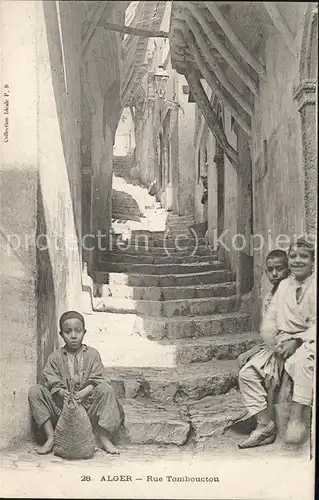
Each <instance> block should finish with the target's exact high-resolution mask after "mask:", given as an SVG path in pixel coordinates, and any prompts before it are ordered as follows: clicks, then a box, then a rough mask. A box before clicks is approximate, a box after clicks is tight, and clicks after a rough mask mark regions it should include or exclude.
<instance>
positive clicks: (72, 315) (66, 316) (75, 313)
mask: <svg viewBox="0 0 319 500" xmlns="http://www.w3.org/2000/svg"><path fill="white" fill-rule="evenodd" d="M68 319H78V320H80V321H81V322H82V324H83V328H85V322H84V318H83V316H82V314H80V313H79V312H78V311H66V312H65V313H63V314H62V316H61V318H60V321H59V326H60V330H62V326H63V323H64V322H65V321H67V320H68Z"/></svg>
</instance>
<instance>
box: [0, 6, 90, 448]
mask: <svg viewBox="0 0 319 500" xmlns="http://www.w3.org/2000/svg"><path fill="white" fill-rule="evenodd" d="M48 4H49V3H48V2H36V1H35V2H32V1H30V2H23V1H21V2H2V4H1V19H5V23H4V22H3V25H2V26H1V33H2V41H3V50H4V51H5V52H6V53H10V54H11V57H10V58H5V59H4V60H3V66H2V70H3V79H4V82H5V84H6V85H8V89H9V114H8V137H7V139H5V140H4V138H3V137H2V140H3V144H2V146H3V147H2V158H1V182H0V186H1V238H2V242H3V246H2V247H1V263H2V269H1V304H2V306H1V350H0V351H1V352H0V356H1V363H0V364H1V380H2V388H1V396H2V405H1V425H0V446H1V448H4V447H7V446H9V445H12V444H14V443H18V442H19V441H21V440H22V439H25V438H28V437H30V415H29V408H28V401H27V392H28V388H29V386H31V385H32V384H34V383H36V381H37V378H38V375H39V371H41V369H42V366H43V364H44V363H45V361H46V357H47V355H48V354H49V353H50V352H51V350H52V349H53V348H54V347H55V346H56V345H57V344H58V340H57V328H56V322H57V318H58V316H59V315H60V314H61V313H62V312H63V311H64V310H66V309H68V308H77V309H80V310H81V266H80V255H79V248H78V242H77V231H76V224H75V220H76V217H75V216H74V206H76V204H73V200H72V192H78V191H77V189H78V187H79V186H80V181H79V179H76V178H75V177H76V176H75V172H77V169H76V168H75V166H74V165H75V163H74V162H75V158H76V157H77V154H78V144H77V141H76V137H77V136H75V137H74V133H75V132H74V128H72V127H71V128H68V126H66V122H65V120H66V117H65V116H61V115H62V114H63V113H62V111H63V107H62V102H63V96H62V95H61V92H62V93H63V90H61V86H60V84H61V81H59V82H58V83H57V79H58V78H59V75H62V77H63V80H64V70H63V63H62V59H61V41H60V40H61V39H60V37H58V38H57V37H56V36H54V40H52V38H51V37H52V33H57V32H59V30H58V29H57V25H56V23H57V13H56V12H55V13H54V10H53V11H52V10H51V11H50V9H49V6H48ZM53 6H54V7H56V5H55V4H51V3H50V7H53ZM69 36H72V35H71V34H70V35H69ZM71 45H72V44H71ZM69 57H71V54H70V53H69ZM73 57H74V58H75V57H76V55H75V54H73ZM58 61H60V62H59V63H58ZM25 75H28V78H25ZM62 77H61V79H62ZM73 83H74V87H76V82H73ZM69 90H70V92H71V93H72V82H71V85H70V89H69ZM71 100H72V102H73V105H72V106H74V113H77V116H78V113H79V110H78V109H77V110H76V111H75V107H76V106H75V102H78V101H77V99H76V96H75V95H73V96H72V98H71ZM64 102H65V101H64ZM78 104H79V103H78ZM68 111H69V108H64V113H66V114H68ZM72 148H73V150H72V152H71V149H72ZM73 168H74V170H73ZM72 172H73V174H72ZM70 173H71V175H70ZM70 177H71V178H72V179H73V181H74V183H73V184H72V183H71V182H70V181H69V179H70ZM72 185H73V188H74V190H73V191H72ZM79 223H80V221H79ZM13 235H14V236H13ZM36 237H38V238H37V239H36ZM10 241H11V245H10Z"/></svg>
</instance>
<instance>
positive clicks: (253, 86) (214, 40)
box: [183, 2, 258, 96]
mask: <svg viewBox="0 0 319 500" xmlns="http://www.w3.org/2000/svg"><path fill="white" fill-rule="evenodd" d="M186 5H187V7H186ZM191 14H192V15H193V17H194V18H195V20H196V21H197V22H198V24H199V25H200V26H201V28H202V29H203V31H204V33H205V35H206V36H207V38H208V40H209V41H210V43H211V44H212V45H213V46H214V47H215V48H216V49H217V50H218V52H219V53H220V54H221V56H222V57H223V58H224V59H225V61H226V62H227V63H228V64H229V66H231V68H232V69H233V70H234V71H235V72H236V73H237V75H238V76H239V77H240V78H241V79H242V81H243V82H244V83H245V84H246V85H247V87H248V88H249V89H250V90H251V92H252V93H253V94H254V95H255V96H258V85H257V83H256V82H255V80H254V79H253V78H252V77H251V76H250V75H249V73H248V72H247V71H245V70H244V69H243V68H242V66H241V65H240V64H239V62H238V61H237V60H236V59H235V57H234V56H233V54H232V53H231V52H230V51H229V50H228V49H227V47H225V45H224V43H223V42H222V41H221V40H220V39H219V38H218V37H217V36H216V35H215V33H213V31H212V29H211V25H210V24H209V22H207V20H206V18H205V16H204V15H203V13H202V11H201V10H200V9H198V8H197V7H196V6H195V5H194V4H192V3H191V2H189V3H187V4H185V11H184V13H183V16H185V18H186V20H187V22H188V23H189V21H190V20H191V19H192V15H191Z"/></svg>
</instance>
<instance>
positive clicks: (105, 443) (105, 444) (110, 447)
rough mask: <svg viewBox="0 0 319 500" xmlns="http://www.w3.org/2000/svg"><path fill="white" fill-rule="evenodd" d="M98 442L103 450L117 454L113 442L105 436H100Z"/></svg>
mask: <svg viewBox="0 0 319 500" xmlns="http://www.w3.org/2000/svg"><path fill="white" fill-rule="evenodd" d="M100 443H101V445H102V448H103V450H105V451H106V453H111V454H112V455H119V454H120V452H119V450H118V449H117V448H115V446H114V444H113V443H112V442H111V441H110V440H109V438H108V437H107V436H105V435H104V436H100Z"/></svg>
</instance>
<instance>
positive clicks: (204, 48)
mask: <svg viewBox="0 0 319 500" xmlns="http://www.w3.org/2000/svg"><path fill="white" fill-rule="evenodd" d="M176 23H177V21H176ZM179 24H181V30H183V32H184V37H187V36H188V34H187V33H185V28H186V25H185V24H184V23H182V22H181V23H179ZM189 28H190V29H191V31H192V32H193V34H194V37H195V40H196V43H195V44H193V45H194V46H195V45H196V46H197V47H199V49H200V51H201V52H202V53H203V54H204V56H205V59H206V60H207V62H208V64H209V67H210V70H211V71H212V72H213V73H214V74H215V76H216V78H217V80H218V81H219V82H220V83H221V85H222V86H223V87H225V89H226V90H227V91H228V92H229V93H230V95H231V96H232V97H233V98H234V99H235V101H237V102H238V104H239V105H240V106H241V107H242V108H243V110H244V111H246V113H248V114H249V116H252V115H253V108H252V106H251V105H250V104H249V103H248V102H247V101H246V99H245V97H244V96H243V95H242V94H241V93H240V92H239V91H238V90H237V89H236V88H235V87H234V85H233V84H232V83H231V82H230V81H229V80H228V78H227V77H226V76H225V75H224V73H223V71H222V70H221V68H220V67H219V65H218V64H217V62H216V60H215V58H214V56H213V54H212V53H211V50H210V47H209V46H208V45H207V42H206V40H205V37H204V35H203V34H202V33H201V31H200V29H198V27H197V23H196V22H195V21H193V20H190V24H189ZM190 48H191V47H190Z"/></svg>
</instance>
